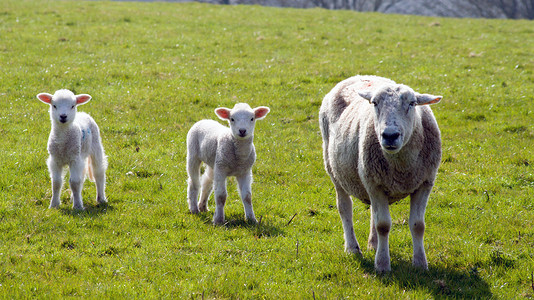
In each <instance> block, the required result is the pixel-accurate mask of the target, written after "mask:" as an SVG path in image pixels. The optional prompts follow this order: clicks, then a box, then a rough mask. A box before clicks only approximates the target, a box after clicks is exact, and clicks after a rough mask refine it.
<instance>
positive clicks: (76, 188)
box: [69, 159, 85, 210]
mask: <svg viewBox="0 0 534 300" xmlns="http://www.w3.org/2000/svg"><path fill="white" fill-rule="evenodd" d="M69 169H70V180H69V185H70V190H71V192H72V208H73V209H77V210H84V207H83V200H82V188H83V181H84V179H85V178H84V175H85V174H84V170H85V159H77V160H76V161H74V162H72V163H71V164H70V165H69Z"/></svg>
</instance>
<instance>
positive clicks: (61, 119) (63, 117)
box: [59, 115, 67, 123]
mask: <svg viewBox="0 0 534 300" xmlns="http://www.w3.org/2000/svg"><path fill="white" fill-rule="evenodd" d="M59 121H60V122H61V123H65V122H67V115H60V116H59Z"/></svg>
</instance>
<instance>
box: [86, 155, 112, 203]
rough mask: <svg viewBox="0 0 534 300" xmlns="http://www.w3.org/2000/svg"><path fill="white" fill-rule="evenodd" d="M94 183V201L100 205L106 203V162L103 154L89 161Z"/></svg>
mask: <svg viewBox="0 0 534 300" xmlns="http://www.w3.org/2000/svg"><path fill="white" fill-rule="evenodd" d="M90 161H91V164H92V168H93V175H94V177H95V183H96V201H97V202H98V203H100V204H106V203H108V201H107V199H106V168H107V162H106V157H105V156H104V154H102V155H100V157H98V158H96V157H94V158H93V159H91V160H90Z"/></svg>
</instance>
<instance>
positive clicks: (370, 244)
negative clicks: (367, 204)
mask: <svg viewBox="0 0 534 300" xmlns="http://www.w3.org/2000/svg"><path fill="white" fill-rule="evenodd" d="M369 210H370V214H371V218H370V219H371V221H370V222H369V239H368V240H367V249H369V250H376V246H377V244H378V233H377V232H376V227H375V216H374V215H373V207H372V206H371V208H370V209H369Z"/></svg>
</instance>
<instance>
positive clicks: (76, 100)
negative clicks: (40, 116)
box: [37, 90, 91, 124]
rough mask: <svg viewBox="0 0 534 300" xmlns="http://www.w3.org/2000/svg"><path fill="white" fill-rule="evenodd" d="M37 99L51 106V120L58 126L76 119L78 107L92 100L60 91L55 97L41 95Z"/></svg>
mask: <svg viewBox="0 0 534 300" xmlns="http://www.w3.org/2000/svg"><path fill="white" fill-rule="evenodd" d="M37 99H39V100H41V101H42V102H44V103H46V104H49V105H50V118H51V119H52V121H53V122H55V123H58V124H68V123H70V122H72V121H73V120H74V117H76V107H77V106H78V105H82V104H85V103H87V102H89V100H91V96H89V95H87V94H80V95H74V94H73V93H72V92H71V91H69V90H58V91H56V92H55V93H54V95H51V94H48V93H40V94H38V95H37Z"/></svg>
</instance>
